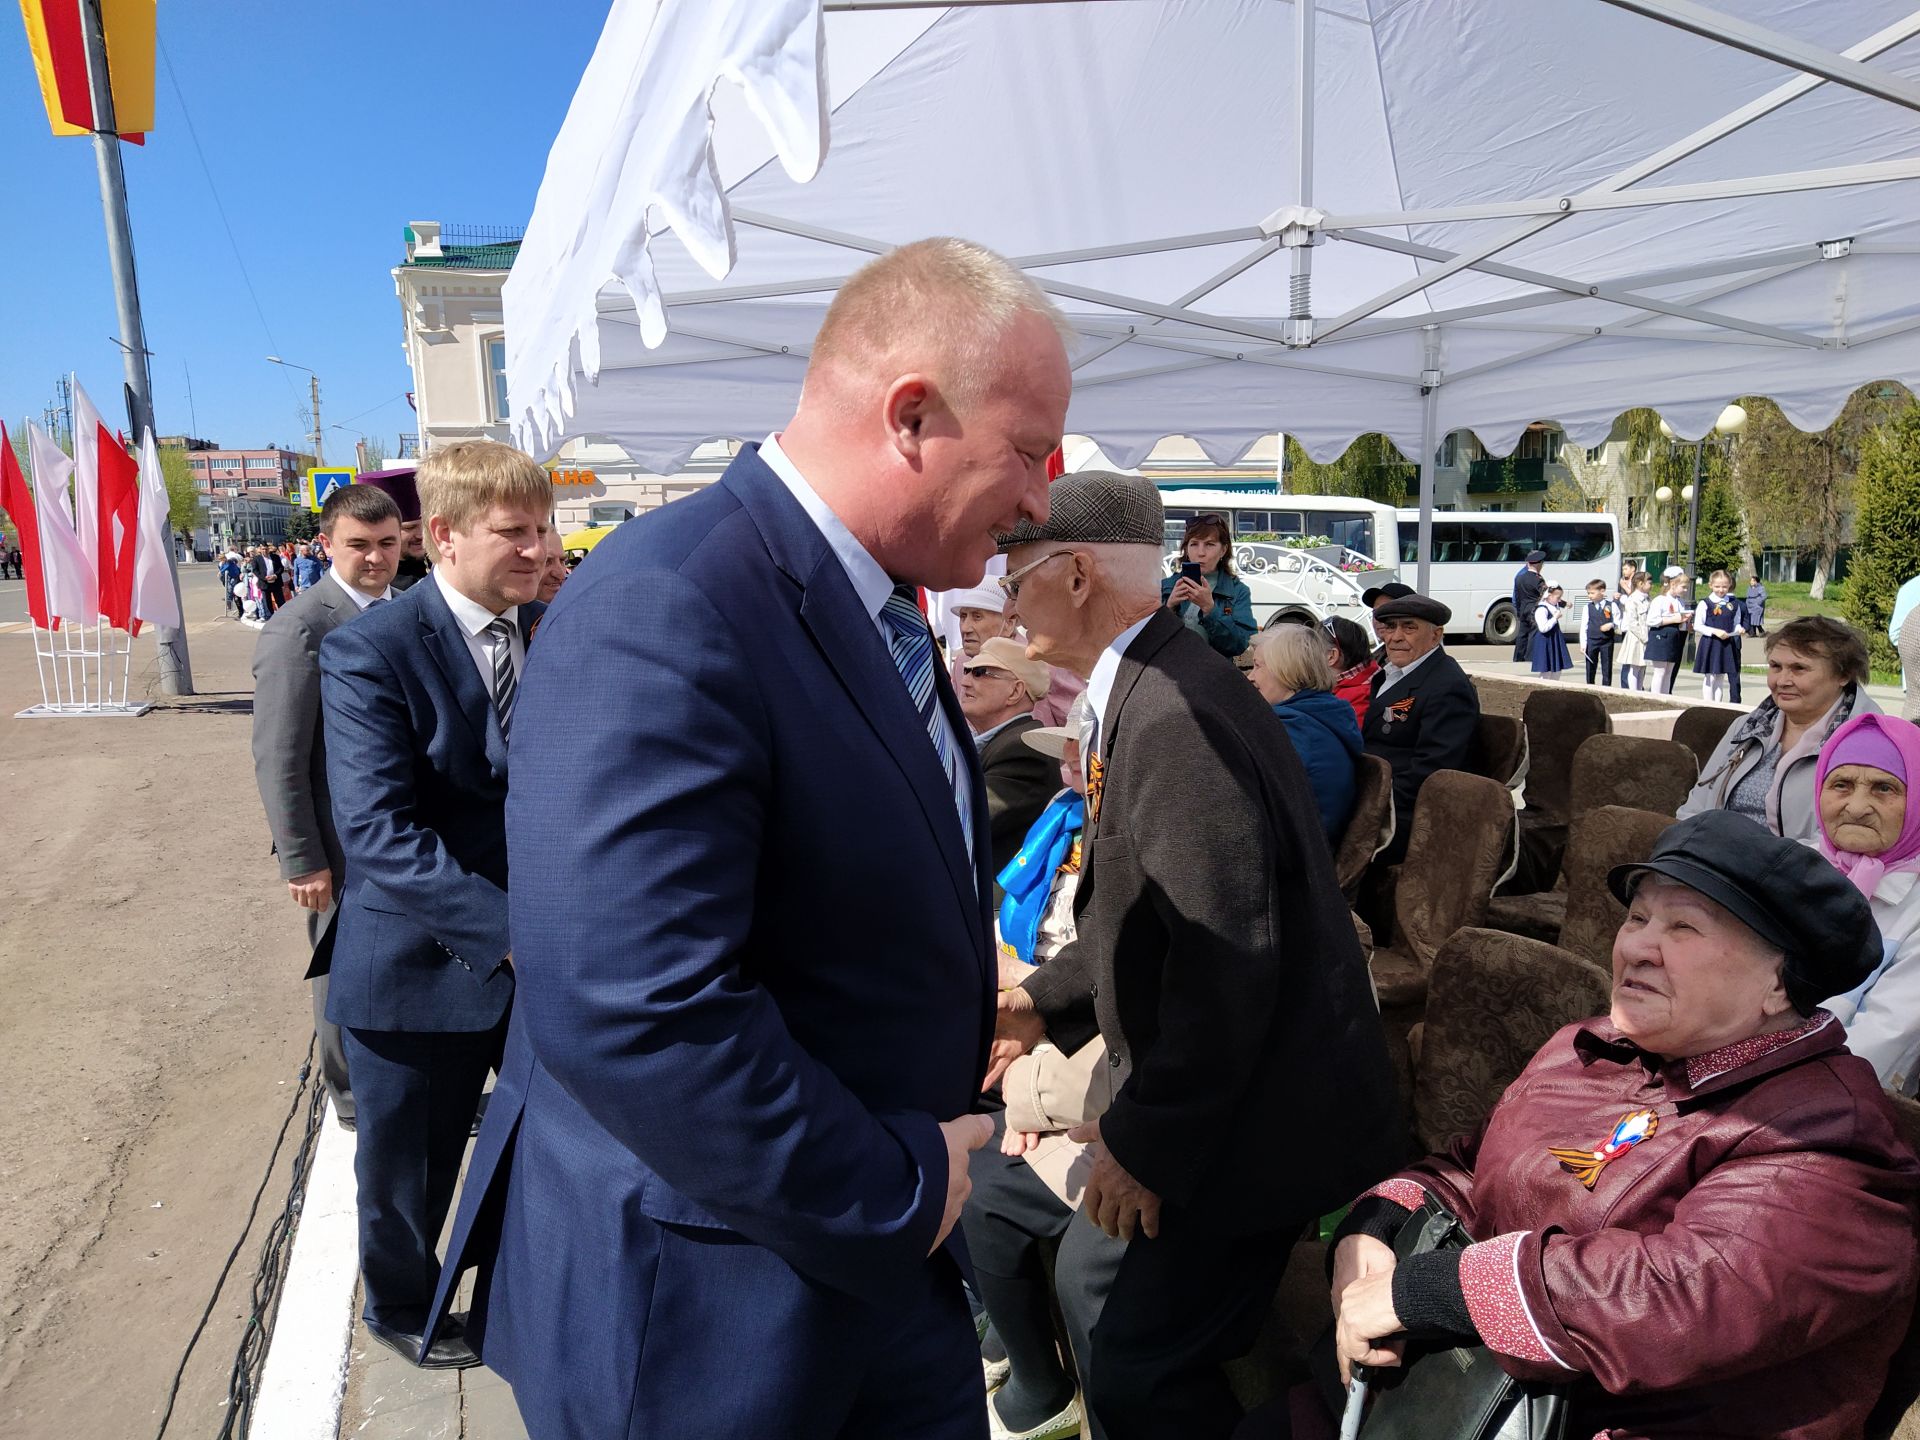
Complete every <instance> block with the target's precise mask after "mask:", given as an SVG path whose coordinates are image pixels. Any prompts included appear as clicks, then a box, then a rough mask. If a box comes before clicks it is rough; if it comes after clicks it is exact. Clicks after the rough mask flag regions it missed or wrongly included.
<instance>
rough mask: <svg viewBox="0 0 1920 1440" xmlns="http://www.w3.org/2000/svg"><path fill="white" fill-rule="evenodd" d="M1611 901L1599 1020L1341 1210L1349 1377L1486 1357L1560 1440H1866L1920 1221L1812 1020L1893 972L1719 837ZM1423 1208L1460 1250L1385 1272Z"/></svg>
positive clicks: (1674, 853)
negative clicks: (1606, 1006)
mask: <svg viewBox="0 0 1920 1440" xmlns="http://www.w3.org/2000/svg"><path fill="white" fill-rule="evenodd" d="M1608 878H1609V884H1610V885H1611V887H1612V889H1613V892H1614V894H1615V895H1616V896H1618V897H1619V899H1620V900H1621V901H1622V902H1623V903H1624V904H1626V905H1627V907H1628V909H1627V917H1626V920H1625V922H1624V923H1623V924H1622V925H1621V927H1620V931H1619V934H1618V935H1617V936H1616V937H1615V939H1614V944H1613V1004H1612V1010H1611V1013H1610V1014H1609V1015H1608V1016H1606V1017H1605V1018H1603V1019H1595V1020H1587V1021H1582V1022H1580V1023H1579V1024H1575V1025H1569V1026H1567V1027H1566V1028H1565V1029H1564V1030H1562V1031H1560V1033H1559V1034H1557V1035H1555V1036H1554V1037H1553V1038H1552V1039H1551V1040H1549V1041H1548V1042H1547V1044H1546V1045H1545V1046H1544V1047H1542V1049H1541V1050H1540V1052H1539V1053H1538V1054H1537V1055H1535V1056H1534V1058H1533V1060H1532V1061H1531V1062H1530V1063H1529V1064H1528V1066H1527V1068H1526V1069H1525V1071H1523V1072H1522V1073H1521V1075H1520V1078H1519V1079H1518V1080H1516V1081H1515V1082H1514V1083H1513V1085H1512V1086H1510V1087H1509V1088H1508V1090H1507V1092H1506V1094H1505V1095H1504V1096H1503V1097H1502V1099H1501V1101H1500V1103H1499V1104H1498V1105H1497V1106H1496V1107H1495V1108H1494V1111H1493V1113H1492V1115H1491V1116H1489V1117H1488V1120H1487V1122H1486V1124H1485V1126H1484V1127H1482V1129H1481V1130H1480V1131H1479V1132H1478V1133H1477V1134H1475V1135H1473V1136H1470V1137H1468V1138H1466V1139H1463V1140H1461V1141H1459V1142H1458V1143H1456V1144H1455V1145H1454V1146H1453V1147H1452V1148H1451V1149H1450V1150H1448V1151H1447V1152H1445V1153H1444V1154H1439V1155H1434V1156H1430V1157H1429V1158H1427V1159H1425V1160H1422V1161H1420V1162H1419V1163H1418V1164H1416V1165H1413V1166H1411V1167H1410V1168H1408V1169H1406V1170H1404V1171H1402V1172H1401V1173H1400V1174H1398V1175H1396V1176H1393V1177H1392V1178H1390V1179H1388V1180H1386V1181H1384V1182H1382V1183H1380V1184H1378V1185H1376V1186H1374V1187H1373V1188H1372V1189H1371V1190H1369V1191H1368V1192H1367V1194H1366V1195H1365V1196H1363V1197H1362V1198H1361V1199H1360V1200H1359V1201H1358V1202H1357V1203H1356V1204H1355V1206H1354V1208H1353V1210H1352V1212H1351V1213H1350V1214H1349V1216H1348V1218H1347V1220H1346V1221H1345V1222H1344V1223H1343V1224H1342V1226H1341V1228H1340V1231H1339V1233H1338V1235H1337V1236H1336V1240H1335V1248H1334V1267H1333V1298H1334V1304H1335V1307H1336V1309H1337V1311H1338V1315H1339V1319H1338V1325H1337V1340H1338V1344H1339V1349H1340V1355H1341V1363H1342V1365H1343V1366H1346V1365H1348V1364H1353V1363H1359V1364H1366V1365H1380V1366H1394V1365H1398V1364H1400V1363H1401V1360H1400V1353H1399V1352H1400V1349H1401V1346H1400V1344H1399V1340H1400V1338H1401V1337H1403V1336H1408V1335H1412V1336H1415V1337H1419V1338H1432V1339H1436V1340H1437V1342H1438V1343H1439V1344H1442V1345H1448V1344H1459V1343H1462V1342H1468V1343H1471V1342H1475V1341H1477V1342H1478V1343H1481V1344H1484V1345H1486V1346H1488V1347H1489V1348H1491V1349H1492V1350H1493V1351H1494V1352H1495V1354H1496V1356H1497V1357H1498V1359H1499V1363H1500V1366H1501V1368H1502V1369H1503V1370H1505V1371H1506V1372H1507V1373H1508V1374H1510V1375H1514V1376H1517V1377H1519V1378H1521V1379H1523V1380H1529V1381H1537V1382H1542V1383H1544V1384H1546V1385H1549V1386H1552V1387H1555V1388H1556V1389H1557V1390H1560V1392H1561V1393H1563V1394H1564V1395H1565V1397H1566V1403H1567V1407H1568V1411H1569V1414H1568V1416H1567V1424H1566V1427H1565V1433H1566V1434H1567V1435H1569V1436H1574V1435H1582V1436H1584V1435H1619V1436H1628V1435H1630V1436H1635V1437H1643V1440H1680V1437H1693V1436H1701V1435H1755V1436H1758V1435H1765V1436H1773V1437H1786V1440H1841V1437H1849V1436H1858V1435H1860V1434H1862V1433H1863V1429H1864V1425H1865V1421H1866V1419H1867V1415H1868V1412H1869V1411H1870V1410H1872V1409H1873V1406H1874V1402H1875V1400H1876V1399H1877V1398H1878V1396H1879V1394H1880V1391H1881V1388H1882V1386H1883V1385H1884V1384H1885V1382H1886V1376H1887V1363H1888V1359H1889V1357H1890V1356H1891V1355H1892V1354H1893V1352H1894V1350H1895V1348H1896V1347H1897V1346H1898V1345H1900V1344H1901V1341H1902V1337H1903V1336H1904V1335H1905V1334H1906V1330H1907V1322H1908V1317H1909V1315H1910V1314H1911V1312H1912V1309H1913V1300H1914V1285H1915V1240H1914V1216H1915V1210H1916V1195H1920V1165H1917V1164H1916V1163H1915V1161H1914V1157H1913V1153H1912V1151H1911V1150H1909V1149H1908V1147H1907V1144H1906V1142H1905V1141H1904V1140H1903V1139H1902V1138H1901V1136H1900V1132H1899V1130H1898V1128H1897V1125H1896V1121H1895V1118H1894V1114H1893V1111H1892V1109H1891V1107H1890V1105H1889V1103H1888V1100H1887V1097H1886V1096H1885V1095H1884V1094H1883V1093H1882V1091H1881V1089H1880V1086H1879V1082H1878V1081H1877V1080H1876V1079H1875V1077H1874V1072H1873V1067H1872V1066H1871V1065H1870V1064H1868V1063H1867V1062H1866V1061H1865V1060H1862V1059H1860V1058H1858V1057H1857V1056H1854V1055H1851V1054H1849V1053H1848V1052H1847V1049H1846V1034H1845V1032H1844V1031H1843V1029H1842V1028H1841V1026H1840V1023H1839V1022H1838V1021H1837V1020H1835V1019H1834V1017H1833V1016H1832V1015H1831V1014H1829V1013H1828V1012H1827V1011H1825V1010H1823V1009H1821V1008H1820V1002H1821V1001H1822V1000H1823V999H1825V998H1827V997H1829V996H1833V995H1838V994H1843V993H1845V992H1846V991H1848V990H1850V989H1852V988H1853V987H1854V986H1856V985H1858V984H1859V983H1860V982H1861V981H1862V980H1863V979H1865V978H1866V977H1867V976H1868V975H1870V974H1871V973H1872V972H1873V970H1874V969H1875V967H1876V966H1878V965H1879V963H1880V954H1881V940H1880V934H1879V931H1878V930H1877V929H1876V928H1875V926H1874V921H1873V916H1872V913H1871V911H1870V910H1869V908H1868V905H1867V901H1866V898H1865V896H1863V895H1862V894H1861V893H1860V892H1859V891H1858V890H1857V889H1856V888H1855V887H1854V886H1853V884H1852V883H1851V882H1850V881H1849V880H1848V879H1847V878H1846V877H1845V876H1844V875H1842V874H1841V873H1840V872H1839V871H1838V870H1836V869H1834V868H1833V867H1832V866H1831V865H1828V864H1826V863H1824V862H1823V861H1822V860H1821V858H1820V856H1819V854H1818V853H1817V852H1815V851H1813V850H1811V849H1808V848H1807V847H1805V846H1803V845H1800V844H1797V843H1796V842H1794V841H1792V840H1783V839H1781V838H1779V837H1778V836H1775V835H1772V834H1769V833H1768V832H1767V831H1766V830H1764V829H1763V828H1762V827H1760V826H1759V825H1756V824H1755V823H1754V822H1753V821H1751V820H1748V819H1746V818H1745V817H1744V816H1740V815H1735V814H1733V813H1731V812H1729V811H1724V810H1715V811H1709V812H1707V813H1706V814H1703V815H1698V816H1695V817H1693V818H1692V819H1690V820H1682V821H1681V822H1679V823H1678V824H1676V825H1674V826H1673V827H1671V828H1670V829H1669V830H1668V831H1667V832H1666V834H1665V835H1663V836H1662V837H1661V839H1660V842H1659V844H1658V845H1657V846H1656V847H1655V849H1654V852H1653V855H1652V856H1651V857H1650V858H1649V859H1647V860H1646V861H1644V862H1642V863H1640V864H1636V865H1623V866H1620V867H1618V868H1616V869H1615V870H1614V871H1613V872H1612V874H1611V875H1610V876H1609V877H1608ZM1432 1206H1438V1207H1442V1208H1444V1209H1446V1210H1448V1211H1451V1212H1452V1214H1453V1215H1455V1216H1456V1217H1458V1219H1459V1220H1460V1222H1461V1224H1462V1226H1463V1227H1464V1229H1465V1230H1466V1232H1467V1235H1468V1237H1469V1238H1470V1239H1471V1241H1472V1243H1471V1244H1469V1245H1468V1246H1467V1247H1466V1248H1465V1249H1464V1250H1460V1249H1455V1250H1442V1251H1435V1252H1432V1253H1428V1254H1423V1255H1414V1256H1411V1257H1410V1258H1408V1259H1406V1260H1403V1261H1398V1262H1396V1259H1395V1253H1394V1250H1393V1248H1392V1241H1393V1239H1394V1237H1395V1235H1396V1234H1397V1232H1398V1231H1399V1230H1400V1229H1401V1228H1402V1227H1403V1226H1404V1225H1405V1224H1406V1223H1407V1222H1408V1221H1409V1219H1410V1218H1411V1217H1412V1216H1414V1215H1415V1214H1418V1213H1421V1212H1423V1211H1425V1210H1427V1209H1428V1207H1432ZM1434 1362H1438V1363H1441V1364H1446V1363H1449V1362H1448V1361H1447V1360H1446V1357H1445V1356H1444V1354H1435V1355H1433V1356H1432V1357H1431V1359H1430V1360H1428V1361H1415V1362H1414V1364H1415V1365H1416V1367H1417V1366H1418V1365H1420V1364H1423V1363H1434Z"/></svg>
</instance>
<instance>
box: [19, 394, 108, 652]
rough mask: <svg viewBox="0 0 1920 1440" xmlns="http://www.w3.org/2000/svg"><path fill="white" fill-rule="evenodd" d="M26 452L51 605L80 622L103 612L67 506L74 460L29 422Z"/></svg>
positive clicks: (96, 584) (60, 614)
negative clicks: (30, 470)
mask: <svg viewBox="0 0 1920 1440" xmlns="http://www.w3.org/2000/svg"><path fill="white" fill-rule="evenodd" d="M27 454H28V456H29V457H30V458H31V459H32V461H33V518H34V522H35V524H36V525H37V526H38V527H39V531H40V573H41V577H42V578H43V580H44V581H45V583H46V587H47V610H48V611H49V612H50V613H51V614H52V615H54V616H55V617H56V618H58V619H61V620H66V621H69V622H70V623H72V624H75V625H92V624H93V623H94V622H95V621H97V620H98V619H99V618H100V603H99V595H100V587H99V582H98V581H97V579H96V578H95V576H94V573H93V567H92V566H91V565H89V564H88V563H87V557H86V553H85V552H84V551H82V550H81V548H80V537H79V536H78V535H76V534H75V533H74V529H73V511H72V510H70V509H68V508H67V481H68V480H70V479H71V478H72V477H73V461H71V460H69V459H68V458H67V457H66V456H65V455H64V454H62V453H61V450H60V447H59V446H58V445H56V444H54V443H53V441H52V440H51V439H50V438H49V437H48V435H47V433H46V431H44V430H42V429H41V428H40V427H39V426H38V425H36V424H34V423H33V422H32V421H31V420H29V421H28V422H27Z"/></svg>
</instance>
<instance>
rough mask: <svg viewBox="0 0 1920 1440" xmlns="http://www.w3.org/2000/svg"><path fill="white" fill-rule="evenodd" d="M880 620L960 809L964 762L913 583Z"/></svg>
mask: <svg viewBox="0 0 1920 1440" xmlns="http://www.w3.org/2000/svg"><path fill="white" fill-rule="evenodd" d="M880 619H881V620H882V621H883V622H884V623H885V625H886V627H887V648H888V649H889V650H891V651H892V652H893V663H894V666H895V667H896V668H897V669H898V670H899V671H900V678H901V679H902V680H904V681H906V684H907V697H908V698H909V699H910V700H912V701H913V704H914V708H915V709H917V710H918V711H919V712H920V719H921V722H922V723H923V724H925V725H926V727H927V737H928V738H929V739H930V740H932V741H933V750H934V753H935V754H936V755H938V756H939V757H940V766H941V768H942V769H944V770H945V771H946V772H947V786H948V788H949V789H951V790H953V791H954V796H955V798H954V807H955V808H956V809H958V808H959V804H960V802H959V789H958V786H959V774H960V762H959V757H957V756H956V755H955V754H954V753H953V745H952V741H951V739H950V737H949V736H948V734H947V727H946V726H945V725H942V724H941V723H940V709H939V705H940V702H939V700H938V698H937V697H936V696H935V694H934V684H933V666H934V651H933V632H932V631H931V630H929V629H928V628H927V619H926V616H924V615H922V614H921V613H920V608H919V607H918V606H917V605H915V604H914V603H913V587H912V586H911V585H900V586H896V587H895V588H894V592H893V594H891V595H889V596H888V597H887V603H886V604H885V605H882V606H881V607H880Z"/></svg>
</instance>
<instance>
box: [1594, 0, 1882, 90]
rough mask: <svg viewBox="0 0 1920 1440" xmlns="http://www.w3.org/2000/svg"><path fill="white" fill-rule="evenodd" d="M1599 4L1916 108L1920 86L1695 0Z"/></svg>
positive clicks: (1631, 0)
mask: <svg viewBox="0 0 1920 1440" xmlns="http://www.w3.org/2000/svg"><path fill="white" fill-rule="evenodd" d="M1603 3H1604V4H1608V5H1612V6H1614V7H1616V8H1618V9H1621V10H1628V11H1631V12H1632V13H1633V14H1635V15H1644V16H1646V17H1647V18H1648V19H1649V20H1658V21H1659V22H1660V23H1661V24H1663V25H1671V26H1673V27H1674V28H1675V29H1679V30H1689V31H1691V32H1692V33H1694V34H1695V35H1698V36H1700V37H1702V38H1703V39H1706V40H1715V41H1718V42H1719V43H1720V44H1722V45H1726V46H1729V47H1731V48H1732V49H1735V50H1744V51H1746V52H1747V53H1748V54H1749V55H1758V56H1759V57H1760V58H1761V59H1762V60H1772V61H1775V62H1777V63H1779V64H1781V65H1785V66H1786V67H1787V68H1788V69H1791V70H1802V71H1805V72H1806V73H1807V74H1809V75H1818V76H1819V77H1820V78H1821V79H1822V80H1831V81H1832V82H1833V83H1834V84H1836V85H1844V86H1846V87H1847V88H1848V89H1849V90H1859V91H1862V92H1863V93H1865V94H1868V95H1875V96H1878V97H1879V98H1880V99H1882V100H1891V101H1893V103H1894V104H1896V105H1904V106H1906V107H1907V108H1908V109H1909V110H1920V85H1915V84H1914V83H1913V81H1911V80H1908V79H1906V78H1905V77H1903V76H1900V75H1895V74H1892V73H1890V72H1888V71H1885V70H1876V69H1874V68H1873V67H1872V66H1870V65H1863V64H1861V63H1860V62H1859V61H1858V60H1854V59H1850V58H1849V57H1848V56H1845V55H1840V54H1836V53H1835V52H1834V51H1832V50H1826V49H1822V48H1821V47H1820V46H1818V45H1809V44H1808V43H1807V42H1806V41H1804V40H1799V39H1796V38H1795V37H1793V36H1791V35H1786V34H1782V33H1781V32H1780V31H1778V30H1770V29H1768V28H1767V27H1766V26H1764V25H1755V24H1753V23H1752V22H1751V21H1747V20H1741V19H1738V18H1737V17H1735V16H1732V15H1728V14H1725V13H1723V12H1721V11H1719V10H1714V9H1710V8H1709V7H1707V6H1705V5H1699V4H1696V3H1694V0H1603Z"/></svg>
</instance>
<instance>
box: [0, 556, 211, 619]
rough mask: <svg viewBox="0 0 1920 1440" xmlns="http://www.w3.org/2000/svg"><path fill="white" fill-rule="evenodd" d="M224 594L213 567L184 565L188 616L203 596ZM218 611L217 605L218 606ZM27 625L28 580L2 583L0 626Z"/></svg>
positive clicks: (182, 574)
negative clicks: (198, 599) (197, 598)
mask: <svg viewBox="0 0 1920 1440" xmlns="http://www.w3.org/2000/svg"><path fill="white" fill-rule="evenodd" d="M219 593H220V574H219V571H218V570H217V569H216V568H215V567H214V566H212V565H210V564H209V565H182V566H181V567H180V596H181V599H182V601H183V602H184V603H185V605H186V607H187V614H188V615H190V616H191V615H193V614H195V613H196V612H195V607H194V600H195V598H196V597H197V596H200V595H202V594H206V595H218V594H219ZM215 608H218V606H217V604H216V607H215ZM26 622H27V585H26V582H25V581H24V580H0V625H9V624H15V623H18V624H21V625H24V624H26Z"/></svg>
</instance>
